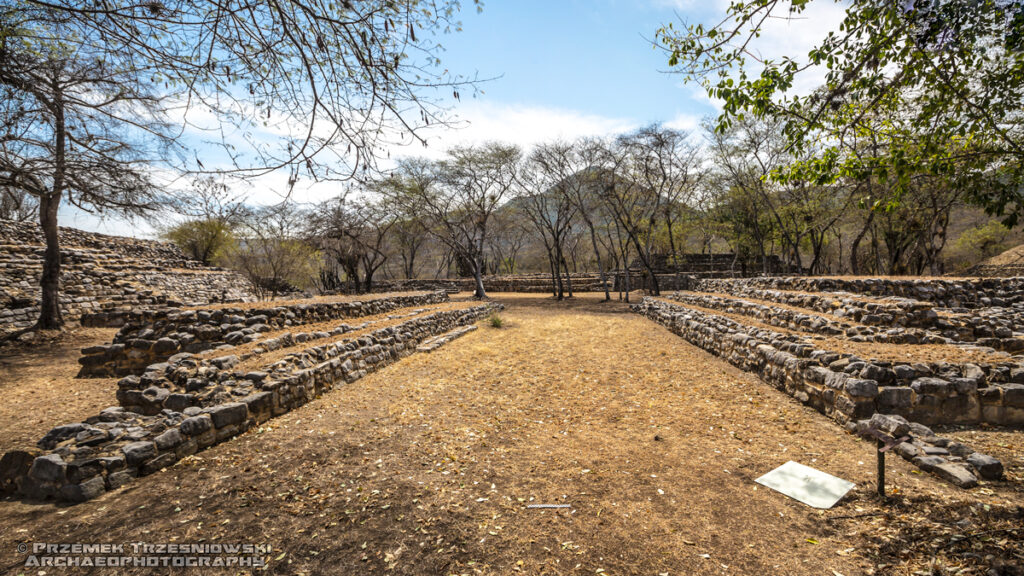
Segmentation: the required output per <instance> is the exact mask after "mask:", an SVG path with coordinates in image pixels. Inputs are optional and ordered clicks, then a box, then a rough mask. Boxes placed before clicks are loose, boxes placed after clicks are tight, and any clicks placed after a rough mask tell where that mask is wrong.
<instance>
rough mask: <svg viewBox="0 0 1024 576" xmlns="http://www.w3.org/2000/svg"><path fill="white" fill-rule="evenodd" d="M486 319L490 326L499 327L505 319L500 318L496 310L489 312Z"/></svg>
mask: <svg viewBox="0 0 1024 576" xmlns="http://www.w3.org/2000/svg"><path fill="white" fill-rule="evenodd" d="M487 321H488V322H489V323H490V324H491V328H501V327H502V326H503V325H504V324H505V321H504V320H502V319H501V316H499V315H498V313H497V312H495V313H494V314H491V317H490V318H489V319H488V320H487Z"/></svg>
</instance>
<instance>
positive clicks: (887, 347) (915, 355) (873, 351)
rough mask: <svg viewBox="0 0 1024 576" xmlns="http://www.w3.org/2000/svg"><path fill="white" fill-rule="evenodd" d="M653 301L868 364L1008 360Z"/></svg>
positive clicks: (984, 351)
mask: <svg viewBox="0 0 1024 576" xmlns="http://www.w3.org/2000/svg"><path fill="white" fill-rule="evenodd" d="M655 299H656V300H661V301H662V302H667V303H668V304H672V305H675V306H679V307H681V308H690V309H692V310H696V311H698V312H703V313H704V314H711V315H715V316H722V317H723V318H728V319H730V320H733V321H735V322H739V323H740V324H744V325H747V326H753V327H756V328H761V329H764V330H770V331H772V332H778V333H780V334H793V335H795V336H799V337H801V338H803V339H804V340H805V341H807V342H808V343H813V344H814V345H815V346H817V347H819V348H821V349H824V350H829V351H832V352H848V353H850V354H854V355H856V356H858V357H859V358H864V359H866V360H868V361H871V362H875V361H887V362H936V361H946V362H977V363H981V364H985V363H997V362H1005V361H1007V360H1009V359H1010V355H1009V354H1007V353H1006V352H999V351H990V350H987V349H984V348H976V347H972V346H961V345H957V344H885V343H877V342H853V341H851V340H848V339H846V338H845V337H843V336H825V335H822V334H813V333H811V332H801V331H799V330H792V329H790V328H787V327H785V326H776V325H774V324H768V323H767V322H762V321H760V320H758V319H756V318H754V317H753V316H747V315H745V314H739V313H736V312H726V311H724V310H718V309H715V308H707V307H704V306H697V305H695V304H686V303H683V302H680V301H678V300H672V299H671V298H661V297H659V298H655Z"/></svg>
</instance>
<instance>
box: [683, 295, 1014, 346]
mask: <svg viewBox="0 0 1024 576" xmlns="http://www.w3.org/2000/svg"><path fill="white" fill-rule="evenodd" d="M803 280H812V279H807V278H805V279H803ZM825 280H828V279H825ZM690 289H691V290H697V291H704V292H724V293H728V294H731V295H734V296H742V297H747V298H756V299H758V300H765V301H768V302H777V303H779V304H785V305H787V306H793V307H797V308H808V309H811V310H815V311H818V312H824V313H827V314H829V315H832V316H835V317H836V318H840V319H850V320H853V321H854V322H859V323H861V324H863V325H867V326H872V327H875V328H876V330H874V332H877V331H880V330H885V331H887V332H892V331H894V330H895V331H896V332H898V331H900V330H904V329H908V328H921V329H926V330H928V331H930V332H933V333H935V334H936V335H938V336H940V337H942V338H945V339H947V340H949V341H954V342H977V343H979V344H980V345H983V346H989V347H992V348H995V349H997V350H1007V351H1011V352H1016V351H1021V350H1024V338H1021V337H1020V335H1019V334H1015V331H1016V330H1018V329H1019V327H1020V326H1024V304H1015V305H1013V306H1011V307H1004V306H986V307H984V308H963V307H960V308H938V307H936V306H935V305H934V304H933V303H931V302H925V301H921V300H915V299H912V298H906V297H899V296H884V297H881V298H879V299H873V298H872V297H870V296H868V297H864V296H853V295H850V294H845V295H844V293H842V292H838V293H835V292H833V293H829V292H824V293H813V294H809V293H799V292H790V291H786V290H776V289H766V288H758V287H756V286H752V285H751V283H750V282H746V281H736V280H707V279H701V280H694V281H693V282H692V283H691V286H690ZM989 302H991V300H989ZM939 312H941V314H940V313H939ZM896 332H892V333H893V334H896ZM892 341H893V342H897V341H898V339H897V340H892ZM908 341H913V338H910V340H908Z"/></svg>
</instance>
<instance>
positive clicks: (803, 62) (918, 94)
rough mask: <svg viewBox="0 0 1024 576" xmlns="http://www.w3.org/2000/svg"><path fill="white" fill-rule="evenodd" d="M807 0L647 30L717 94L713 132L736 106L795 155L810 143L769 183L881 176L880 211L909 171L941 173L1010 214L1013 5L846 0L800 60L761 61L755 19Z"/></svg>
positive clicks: (1023, 27) (1018, 152)
mask: <svg viewBox="0 0 1024 576" xmlns="http://www.w3.org/2000/svg"><path fill="white" fill-rule="evenodd" d="M810 1H811V0H792V1H789V2H784V1H782V0H753V1H751V2H733V3H731V4H730V6H729V8H728V10H727V13H726V15H725V17H724V18H723V19H722V20H721V21H720V22H719V23H717V24H714V25H710V26H708V25H704V24H700V23H684V24H683V25H682V26H681V27H679V28H677V27H675V26H674V24H669V25H668V26H666V27H664V28H662V29H661V30H659V32H658V38H659V40H660V42H661V44H662V45H663V47H665V48H666V50H667V52H668V64H669V65H670V66H671V67H672V68H673V69H675V70H678V71H680V72H681V73H683V74H685V75H686V77H687V78H688V79H689V80H692V81H698V82H700V83H701V84H702V85H703V86H704V87H705V88H706V90H707V92H708V94H709V95H710V96H711V97H713V98H717V99H720V100H721V101H722V113H721V115H720V116H719V118H718V120H717V128H718V129H719V130H724V129H726V128H727V127H728V126H730V125H731V124H732V123H734V122H735V121H737V120H738V119H740V118H742V117H743V116H744V115H745V114H750V115H754V116H757V117H776V118H780V119H782V120H783V121H784V126H783V130H782V133H783V134H784V135H785V137H786V141H787V145H788V146H789V147H790V148H791V149H794V150H795V151H797V152H798V153H797V155H800V154H799V151H807V150H812V151H813V152H814V154H813V156H812V157H811V158H809V159H807V160H806V161H803V162H795V163H792V164H790V165H788V166H787V167H786V168H785V169H782V170H779V171H777V172H776V173H775V174H774V177H775V178H776V179H777V180H780V181H786V180H800V181H808V180H809V181H813V182H816V183H819V184H824V183H828V182H832V181H834V180H835V179H837V178H842V177H854V178H875V179H880V180H883V181H885V180H891V181H894V183H895V185H894V186H893V187H892V192H893V194H892V195H890V196H889V197H888V198H872V199H870V200H871V202H872V203H873V204H874V205H875V206H876V207H886V206H889V207H891V206H892V205H894V201H898V199H899V196H900V194H901V193H902V192H903V191H904V190H905V189H906V188H907V187H909V186H910V185H912V182H913V180H914V179H915V178H918V177H920V176H922V175H927V176H929V177H933V178H934V177H941V178H943V179H945V180H946V182H947V183H948V184H949V185H950V186H953V187H957V188H964V189H966V190H967V191H968V194H969V197H970V199H972V200H973V201H974V202H976V203H978V204H980V205H981V206H983V207H985V208H986V210H988V211H989V212H990V213H991V214H997V215H1002V216H1004V221H1005V222H1007V223H1008V224H1014V223H1016V222H1017V221H1018V219H1019V218H1020V216H1021V214H1022V212H1024V203H1022V202H1021V201H1020V200H1021V181H1022V178H1024V126H1022V124H1021V121H1022V117H1021V110H1022V105H1024V81H1022V80H1024V5H1022V4H1021V3H1020V2H1016V1H1012V0H978V1H965V0H936V1H932V0H911V1H907V2H888V1H883V0H871V1H867V2H851V3H848V4H846V15H845V19H844V20H843V22H842V25H841V26H840V28H839V30H837V31H833V32H831V33H829V34H828V36H827V37H825V39H824V40H822V41H821V42H820V43H819V44H818V45H817V46H815V47H814V48H813V49H812V50H810V51H809V53H808V54H807V55H806V58H803V59H801V58H800V57H798V56H796V55H786V56H782V57H780V58H777V59H764V58H761V57H760V56H759V51H758V37H759V35H760V33H761V31H762V30H763V29H764V27H765V25H766V23H767V22H768V21H769V20H770V19H773V18H796V17H799V16H800V14H801V13H803V12H804V11H805V9H806V8H807V6H808V5H809V4H810ZM818 1H819V2H827V1H829V0H818ZM818 76H821V78H822V84H821V86H820V87H819V88H818V89H817V90H815V91H813V92H812V93H809V94H798V93H796V91H795V90H794V86H795V84H796V82H797V81H798V80H800V79H805V78H808V77H812V78H817V77H818ZM867 138H870V139H872V140H873V141H874V144H875V148H874V150H873V151H872V153H870V154H865V153H864V150H863V145H862V144H863V141H864V140H865V139H867Z"/></svg>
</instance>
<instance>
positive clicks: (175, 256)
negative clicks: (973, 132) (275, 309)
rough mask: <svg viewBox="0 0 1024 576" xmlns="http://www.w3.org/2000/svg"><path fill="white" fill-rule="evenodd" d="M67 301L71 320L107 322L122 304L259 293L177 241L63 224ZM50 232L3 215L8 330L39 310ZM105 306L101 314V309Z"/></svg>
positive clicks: (2, 289)
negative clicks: (190, 255)
mask: <svg viewBox="0 0 1024 576" xmlns="http://www.w3.org/2000/svg"><path fill="white" fill-rule="evenodd" d="M59 236H60V243H61V285H60V289H61V295H60V303H61V309H62V311H63V312H64V314H65V317H66V319H68V320H77V319H79V318H81V317H83V316H85V317H88V318H89V320H88V321H86V322H85V324H86V325H92V326H97V325H106V324H104V323H103V322H102V320H103V319H105V318H108V317H111V316H115V315H116V314H117V312H116V311H122V312H123V311H126V310H128V309H132V308H137V307H147V308H151V307H157V306H181V305H194V304H207V303H210V302H237V301H251V300H253V296H252V291H251V289H250V286H249V282H248V281H247V280H245V279H244V278H242V277H241V276H239V275H238V274H236V273H235V272H232V271H229V270H224V269H220V268H212V267H207V266H203V265H202V264H201V263H199V262H196V261H194V260H191V259H189V258H187V257H186V256H185V255H184V254H182V253H181V251H180V250H178V249H177V248H176V247H175V246H174V245H172V244H167V243H163V242H154V241H150V240H137V239H134V238H123V237H119V236H107V235H104V234H93V233H89V232H83V231H81V230H75V229H73V228H60V229H59ZM43 251H44V246H43V238H42V236H41V234H40V232H39V227H38V226H37V225H35V224H26V223H20V222H10V221H7V220H0V333H3V332H9V331H14V330H19V329H22V328H26V327H28V326H31V325H32V323H33V322H35V320H36V318H37V317H38V315H39V307H38V301H39V277H40V275H41V274H42V262H43ZM96 313H100V314H96Z"/></svg>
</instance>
